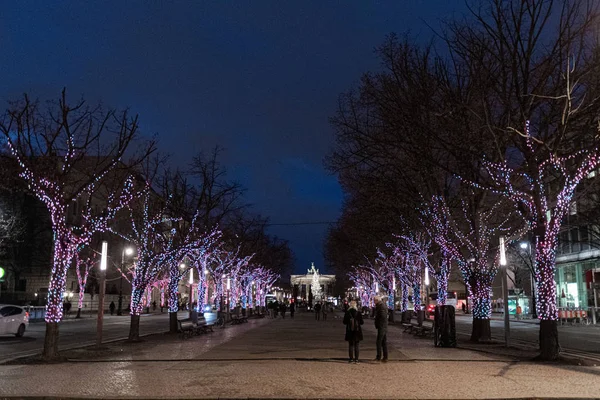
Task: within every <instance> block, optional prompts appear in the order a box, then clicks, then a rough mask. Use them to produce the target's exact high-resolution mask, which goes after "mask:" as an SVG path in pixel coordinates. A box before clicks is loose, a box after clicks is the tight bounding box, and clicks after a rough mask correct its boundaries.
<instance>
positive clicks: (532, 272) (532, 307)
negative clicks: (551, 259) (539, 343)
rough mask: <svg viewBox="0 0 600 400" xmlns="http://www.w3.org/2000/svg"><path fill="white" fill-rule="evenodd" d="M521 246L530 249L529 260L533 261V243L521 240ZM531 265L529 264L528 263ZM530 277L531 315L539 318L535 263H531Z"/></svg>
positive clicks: (523, 248)
mask: <svg viewBox="0 0 600 400" xmlns="http://www.w3.org/2000/svg"><path fill="white" fill-rule="evenodd" d="M519 247H521V249H522V250H525V249H527V250H529V251H528V254H529V262H532V263H533V261H532V260H531V245H530V244H529V243H528V242H521V243H520V244H519ZM528 267H529V265H528ZM529 272H530V277H529V281H530V284H531V304H530V308H531V316H532V317H533V318H537V311H536V309H535V308H536V305H535V275H534V272H535V271H534V270H533V265H531V268H530V271H529Z"/></svg>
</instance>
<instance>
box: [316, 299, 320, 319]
mask: <svg viewBox="0 0 600 400" xmlns="http://www.w3.org/2000/svg"><path fill="white" fill-rule="evenodd" d="M315 319H316V320H317V321H320V320H321V303H317V304H315Z"/></svg>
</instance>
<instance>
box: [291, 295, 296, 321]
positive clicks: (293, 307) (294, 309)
mask: <svg viewBox="0 0 600 400" xmlns="http://www.w3.org/2000/svg"><path fill="white" fill-rule="evenodd" d="M295 312H296V303H295V302H294V300H292V302H291V303H290V316H291V317H292V319H294V313H295Z"/></svg>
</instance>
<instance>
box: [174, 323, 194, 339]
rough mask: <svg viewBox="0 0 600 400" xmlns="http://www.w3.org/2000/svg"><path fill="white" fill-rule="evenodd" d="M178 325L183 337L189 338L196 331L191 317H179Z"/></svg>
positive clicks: (180, 334)
mask: <svg viewBox="0 0 600 400" xmlns="http://www.w3.org/2000/svg"><path fill="white" fill-rule="evenodd" d="M177 326H178V328H179V336H180V337H181V338H182V339H187V338H188V337H190V336H192V335H193V334H194V333H195V332H194V331H195V329H194V323H193V322H192V320H191V319H178V320H177Z"/></svg>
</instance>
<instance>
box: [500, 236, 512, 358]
mask: <svg viewBox="0 0 600 400" xmlns="http://www.w3.org/2000/svg"><path fill="white" fill-rule="evenodd" d="M506 264H507V263H506V246H505V244H504V236H500V265H501V266H502V267H504V268H502V297H504V344H505V346H506V347H508V345H509V341H510V321H509V319H508V268H507V266H506Z"/></svg>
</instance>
